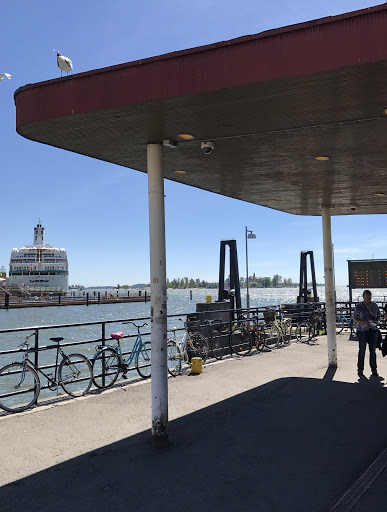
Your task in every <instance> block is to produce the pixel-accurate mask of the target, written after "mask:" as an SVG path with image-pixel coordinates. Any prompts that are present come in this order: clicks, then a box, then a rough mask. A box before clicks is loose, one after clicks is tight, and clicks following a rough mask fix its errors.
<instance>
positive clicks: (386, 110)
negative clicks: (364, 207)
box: [383, 108, 387, 116]
mask: <svg viewBox="0 0 387 512" xmlns="http://www.w3.org/2000/svg"><path fill="white" fill-rule="evenodd" d="M383 114H384V115H385V116H387V108H384V109H383Z"/></svg>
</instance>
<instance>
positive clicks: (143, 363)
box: [136, 341, 151, 379]
mask: <svg viewBox="0 0 387 512" xmlns="http://www.w3.org/2000/svg"><path fill="white" fill-rule="evenodd" d="M136 365H137V372H138V374H139V375H140V377H142V378H143V379H148V378H149V377H150V376H151V343H150V341H147V342H145V343H143V344H142V345H141V347H140V350H139V351H138V353H137V357H136Z"/></svg>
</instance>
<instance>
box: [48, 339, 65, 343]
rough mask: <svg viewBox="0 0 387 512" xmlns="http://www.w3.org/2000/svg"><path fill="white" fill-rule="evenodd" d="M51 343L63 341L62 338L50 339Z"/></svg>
mask: <svg viewBox="0 0 387 512" xmlns="http://www.w3.org/2000/svg"><path fill="white" fill-rule="evenodd" d="M50 340H51V341H54V342H55V343H59V342H60V341H62V340H64V338H50Z"/></svg>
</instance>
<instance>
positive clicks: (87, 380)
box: [58, 353, 93, 397]
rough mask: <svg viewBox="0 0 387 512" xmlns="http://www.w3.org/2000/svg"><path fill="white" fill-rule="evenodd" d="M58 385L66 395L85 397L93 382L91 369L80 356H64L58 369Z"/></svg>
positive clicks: (86, 360)
mask: <svg viewBox="0 0 387 512" xmlns="http://www.w3.org/2000/svg"><path fill="white" fill-rule="evenodd" d="M58 379H59V384H60V385H61V386H62V388H63V390H64V391H66V393H67V394H68V395H71V396H74V397H77V396H82V395H85V394H86V393H87V392H88V391H89V389H90V388H91V384H92V382H93V369H92V367H91V363H90V361H89V360H88V358H87V357H86V356H84V355H82V354H77V353H74V354H66V355H65V357H64V358H63V359H62V361H61V362H60V365H59V368H58Z"/></svg>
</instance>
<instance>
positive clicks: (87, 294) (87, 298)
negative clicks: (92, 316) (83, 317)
mask: <svg viewBox="0 0 387 512" xmlns="http://www.w3.org/2000/svg"><path fill="white" fill-rule="evenodd" d="M88 305H89V293H86V306H88Z"/></svg>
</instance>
